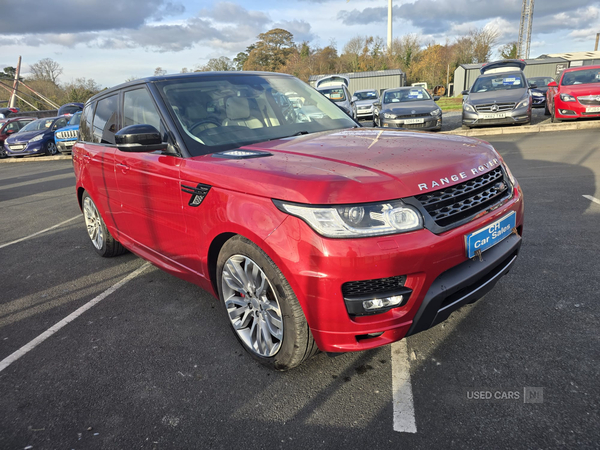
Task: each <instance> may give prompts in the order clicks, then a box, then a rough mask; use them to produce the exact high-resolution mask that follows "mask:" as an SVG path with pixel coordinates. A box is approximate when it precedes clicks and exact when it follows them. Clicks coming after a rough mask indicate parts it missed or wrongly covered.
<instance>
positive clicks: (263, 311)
mask: <svg viewBox="0 0 600 450" xmlns="http://www.w3.org/2000/svg"><path fill="white" fill-rule="evenodd" d="M288 92H289V93H294V98H303V99H304V106H307V105H311V106H314V108H316V109H317V110H319V111H321V113H322V117H321V118H320V119H317V118H314V120H310V121H304V120H302V119H301V118H300V117H299V115H297V114H296V115H289V116H286V114H285V111H286V110H287V109H288V108H289V107H288V105H287V102H281V101H274V100H273V98H274V97H277V96H280V95H286V93H288ZM422 95H424V94H422ZM288 100H289V97H288ZM221 101H222V103H223V104H224V105H225V111H224V112H225V116H224V117H223V118H221V117H220V115H215V113H216V112H217V111H216V110H215V108H214V105H215V104H216V103H218V104H221ZM284 103H286V104H284ZM290 103H291V100H290ZM73 168H74V171H75V177H76V186H75V189H74V194H75V195H74V198H73V201H74V202H78V203H79V206H80V208H81V210H82V212H83V215H84V219H85V229H86V231H87V233H88V236H89V240H90V249H91V248H93V249H94V250H95V251H96V252H97V253H98V254H99V255H101V256H104V257H109V256H116V255H119V254H121V253H123V252H124V249H129V250H131V251H132V252H134V253H136V254H137V255H139V256H141V257H142V258H145V259H147V260H149V261H151V262H152V263H153V264H154V265H156V266H157V267H160V268H161V269H163V270H165V271H167V272H169V273H171V274H173V275H176V276H178V277H181V278H183V279H185V280H188V281H191V282H194V283H196V284H198V285H199V286H201V287H202V288H204V289H205V290H207V291H208V292H210V293H211V294H213V295H214V296H215V297H216V298H217V299H218V302H219V304H220V306H221V308H222V310H223V314H224V315H225V316H226V318H227V323H228V324H229V325H230V326H231V328H232V331H233V333H234V334H235V336H236V337H237V339H238V340H239V342H240V343H241V345H242V346H243V347H244V349H245V350H247V351H248V353H249V354H250V355H251V356H252V357H254V358H255V359H256V360H257V361H260V362H261V363H262V364H265V365H266V366H268V367H271V368H273V369H276V370H287V369H290V368H292V367H295V366H297V365H299V364H301V363H302V362H303V361H305V360H307V359H308V358H310V357H311V356H313V355H314V354H316V353H317V351H318V350H319V349H320V350H322V351H324V352H332V353H340V352H347V351H360V350H368V349H373V348H376V347H380V346H383V345H387V344H390V343H392V342H395V341H398V340H400V339H402V338H404V337H405V336H410V335H413V334H415V333H418V332H420V331H423V330H426V329H428V328H430V327H432V326H434V325H436V324H438V323H440V322H442V321H444V320H446V319H447V318H448V317H449V316H450V314H451V313H452V312H453V311H455V310H457V309H459V308H460V307H462V306H463V305H466V304H469V303H473V302H475V301H476V300H478V299H480V298H481V297H483V296H484V295H485V294H487V293H488V292H489V291H490V290H491V289H492V288H493V286H494V285H495V284H496V282H497V281H498V280H499V279H500V278H502V277H503V276H504V275H505V274H506V273H507V272H508V271H509V270H511V268H512V267H513V264H514V262H515V261H516V259H517V255H518V254H519V249H520V247H521V235H522V231H523V212H524V206H523V196H522V192H521V189H520V187H519V184H518V182H517V181H516V180H515V178H514V177H513V176H512V174H511V173H510V171H509V169H508V167H507V166H506V164H505V163H504V161H503V160H502V157H501V156H500V155H499V154H498V153H497V152H496V151H495V150H494V148H493V147H492V146H491V145H490V144H488V143H485V142H482V141H480V140H475V139H469V138H466V137H462V136H444V138H443V139H440V138H439V137H437V136H431V135H430V134H429V133H410V132H399V131H398V130H385V129H381V130H377V129H368V128H362V127H359V126H358V124H357V123H356V122H355V121H354V120H352V119H350V118H349V117H348V115H347V114H345V113H344V112H343V111H342V110H340V109H339V108H338V107H336V106H335V105H334V104H333V103H332V102H330V101H329V100H327V99H326V98H325V97H323V96H322V95H321V94H319V93H318V92H317V91H316V90H314V89H312V88H311V87H310V86H308V85H306V84H305V83H303V82H302V81H300V80H298V79H297V78H294V77H292V76H290V75H285V74H280V73H264V72H227V73H224V72H221V73H210V72H204V73H193V74H178V75H171V76H162V77H150V78H146V79H142V80H136V81H131V82H129V83H125V84H122V85H119V86H115V87H113V88H111V89H107V90H105V91H102V92H101V93H99V94H98V95H96V96H94V97H92V98H91V99H90V100H89V102H88V103H86V106H85V108H84V111H83V114H82V118H81V124H80V128H79V140H78V141H77V143H76V144H75V146H74V147H73ZM504 289H510V283H509V284H505V285H504ZM500 295H501V294H500ZM172 326H175V324H173V325H172ZM115 332H118V330H115ZM497 337H498V339H501V338H502V334H501V333H499V334H498V336H497ZM195 344H196V345H198V346H201V345H207V342H206V341H198V342H196V343H195ZM208 345H210V343H208Z"/></svg>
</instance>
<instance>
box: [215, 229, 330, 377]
mask: <svg viewBox="0 0 600 450" xmlns="http://www.w3.org/2000/svg"><path fill="white" fill-rule="evenodd" d="M257 285H258V286H259V287H258V288H257ZM217 289H218V291H219V299H220V301H221V302H222V304H223V306H224V307H225V311H226V312H227V317H228V319H229V323H230V325H231V327H232V329H233V332H234V334H235V337H236V338H237V339H238V341H239V342H240V343H241V344H242V347H244V349H245V350H246V351H247V352H248V353H249V354H250V355H251V356H252V357H253V358H254V359H255V360H257V361H258V362H260V363H261V364H263V365H264V366H267V367H269V368H271V369H273V370H279V371H285V370H289V369H292V368H294V367H296V366H298V365H300V364H301V363H302V362H304V361H306V360H307V359H309V358H311V357H312V356H313V355H315V354H316V353H317V352H318V348H317V345H316V344H315V341H314V339H313V337H312V333H311V332H310V328H309V327H308V324H307V322H306V318H305V317H304V313H303V312H302V308H301V306H300V303H299V302H298V299H297V298H296V295H295V294H294V291H292V288H291V287H290V285H289V284H288V282H287V280H286V279H285V277H284V276H283V274H282V273H281V271H280V270H279V268H278V267H277V266H276V265H275V263H274V262H273V261H272V260H271V259H270V258H269V257H268V256H267V255H266V253H265V252H263V251H262V250H261V249H260V248H259V247H258V246H256V245H255V244H254V243H252V242H251V241H249V240H248V239H246V238H244V237H242V236H239V235H238V236H235V237H232V238H231V239H230V240H228V241H227V242H226V243H225V245H223V248H222V249H221V251H220V253H219V257H218V259H217ZM256 331H263V333H257V332H256ZM265 332H266V334H268V335H266V336H265V337H266V338H267V339H265V338H264V337H262V336H264V335H265Z"/></svg>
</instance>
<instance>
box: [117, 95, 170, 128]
mask: <svg viewBox="0 0 600 450" xmlns="http://www.w3.org/2000/svg"><path fill="white" fill-rule="evenodd" d="M142 123H144V124H148V125H152V126H153V127H154V128H156V129H157V130H160V129H161V127H160V116H159V114H158V111H157V109H156V106H155V105H154V101H153V100H152V97H151V96H150V94H149V93H148V91H147V90H146V89H144V88H142V89H136V90H133V91H127V92H125V93H124V94H123V125H124V126H129V125H138V124H142Z"/></svg>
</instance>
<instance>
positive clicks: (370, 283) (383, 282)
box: [342, 275, 406, 297]
mask: <svg viewBox="0 0 600 450" xmlns="http://www.w3.org/2000/svg"><path fill="white" fill-rule="evenodd" d="M405 282H406V276H404V275H400V276H396V277H389V278H379V279H377V280H362V281H349V282H347V283H344V284H342V295H343V296H344V297H352V296H358V295H369V294H378V293H381V292H391V291H395V290H397V289H398V288H401V287H403V286H404V283H405Z"/></svg>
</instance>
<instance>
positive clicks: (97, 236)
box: [81, 192, 127, 258]
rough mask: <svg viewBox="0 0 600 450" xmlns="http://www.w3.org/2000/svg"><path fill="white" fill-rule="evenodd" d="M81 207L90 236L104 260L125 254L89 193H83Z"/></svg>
mask: <svg viewBox="0 0 600 450" xmlns="http://www.w3.org/2000/svg"><path fill="white" fill-rule="evenodd" d="M81 205H82V209H83V217H84V219H85V225H86V228H87V232H88V236H89V237H90V241H91V242H92V246H93V247H94V250H96V253H98V254H99V255H100V256H102V257H104V258H110V257H113V256H118V255H122V254H123V253H125V252H126V251H127V250H126V249H125V247H123V246H122V245H121V244H120V243H119V241H117V240H116V239H115V238H114V237H113V236H112V235H111V234H110V232H109V231H108V229H107V228H106V224H105V223H104V220H103V219H102V216H101V215H100V213H99V212H98V208H96V204H95V203H94V200H92V197H90V195H89V194H88V193H87V192H84V193H83V197H82V199H81Z"/></svg>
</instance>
